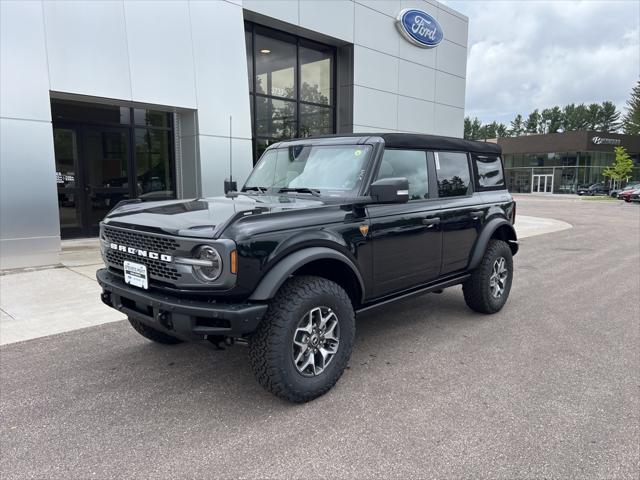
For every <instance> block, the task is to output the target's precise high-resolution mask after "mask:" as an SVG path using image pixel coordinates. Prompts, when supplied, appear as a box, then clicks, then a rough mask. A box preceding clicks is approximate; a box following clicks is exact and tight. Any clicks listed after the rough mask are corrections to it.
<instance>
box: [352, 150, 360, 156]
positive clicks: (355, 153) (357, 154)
mask: <svg viewBox="0 0 640 480" xmlns="http://www.w3.org/2000/svg"><path fill="white" fill-rule="evenodd" d="M353 154H354V155H355V156H356V157H359V156H360V155H362V150H360V149H358V150H356V151H355V152H353Z"/></svg>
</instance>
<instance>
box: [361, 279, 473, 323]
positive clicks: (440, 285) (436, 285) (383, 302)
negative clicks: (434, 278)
mask: <svg viewBox="0 0 640 480" xmlns="http://www.w3.org/2000/svg"><path fill="white" fill-rule="evenodd" d="M470 276H471V274H469V273H467V274H465V275H460V276H457V277H455V278H450V279H448V280H443V281H441V282H438V283H434V284H431V285H429V286H426V287H422V288H418V289H417V290H412V291H410V292H407V293H403V294H402V295H398V296H397V297H392V298H388V297H387V298H386V299H385V298H382V299H381V300H377V301H374V302H373V303H370V304H367V305H364V306H363V307H361V308H358V309H357V310H356V313H357V314H358V313H363V312H368V311H369V310H373V309H374V308H378V307H382V306H384V305H389V304H390V303H393V302H397V301H399V300H406V299H408V298H411V297H417V296H418V295H424V294H425V293H430V292H433V291H435V290H442V289H443V288H447V287H453V286H454V285H458V284H460V283H462V282H464V281H465V280H466V279H467V278H469V277H470Z"/></svg>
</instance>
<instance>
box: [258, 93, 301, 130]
mask: <svg viewBox="0 0 640 480" xmlns="http://www.w3.org/2000/svg"><path fill="white" fill-rule="evenodd" d="M256 134H257V135H258V136H260V137H270V138H292V137H294V136H295V134H296V103H295V102H289V101H285V100H276V99H271V98H264V97H256Z"/></svg>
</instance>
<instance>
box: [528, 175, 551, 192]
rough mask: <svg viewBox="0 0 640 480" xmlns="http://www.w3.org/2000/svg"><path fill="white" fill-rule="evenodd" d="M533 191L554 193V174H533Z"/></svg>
mask: <svg viewBox="0 0 640 480" xmlns="http://www.w3.org/2000/svg"><path fill="white" fill-rule="evenodd" d="M531 193H553V175H535V174H534V175H533V176H532V178H531Z"/></svg>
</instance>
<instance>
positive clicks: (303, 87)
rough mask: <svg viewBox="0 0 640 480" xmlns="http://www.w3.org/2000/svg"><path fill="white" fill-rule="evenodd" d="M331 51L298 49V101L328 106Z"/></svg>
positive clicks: (330, 84)
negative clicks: (299, 78) (299, 79)
mask: <svg viewBox="0 0 640 480" xmlns="http://www.w3.org/2000/svg"><path fill="white" fill-rule="evenodd" d="M332 58H333V54H332V51H331V49H329V48H325V49H311V48H307V47H300V77H301V82H300V100H301V101H303V102H311V103H319V104H322V105H330V104H331V97H332V91H331V86H332V81H331V79H332V72H331V66H332V65H331V63H332Z"/></svg>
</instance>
